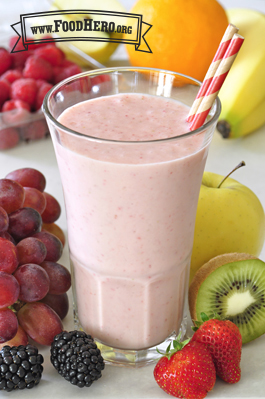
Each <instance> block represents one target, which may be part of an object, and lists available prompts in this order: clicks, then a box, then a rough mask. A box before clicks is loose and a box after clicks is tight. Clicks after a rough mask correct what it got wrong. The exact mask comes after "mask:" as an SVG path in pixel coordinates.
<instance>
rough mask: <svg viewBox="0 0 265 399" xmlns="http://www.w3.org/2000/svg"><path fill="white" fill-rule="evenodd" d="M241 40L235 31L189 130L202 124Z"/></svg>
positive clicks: (240, 44) (242, 39) (233, 59)
mask: <svg viewBox="0 0 265 399" xmlns="http://www.w3.org/2000/svg"><path fill="white" fill-rule="evenodd" d="M243 42H244V38H243V37H242V36H240V35H238V34H237V33H236V34H234V36H233V38H232V40H231V42H230V44H229V46H228V49H227V50H226V52H225V55H224V57H223V59H222V61H221V62H220V65H219V67H218V68H217V71H216V73H215V75H214V77H213V79H212V81H211V83H210V86H209V87H208V89H207V92H206V94H205V96H204V97H203V99H202V102H201V104H200V106H199V108H198V110H197V112H196V114H195V115H194V118H193V120H192V122H191V124H190V130H195V129H198V128H199V127H201V126H202V125H203V124H204V122H205V119H206V117H207V115H208V113H209V112H210V109H211V108H212V105H213V103H214V100H215V99H216V97H217V95H218V93H219V91H220V89H221V87H222V85H223V83H224V81H225V78H226V76H227V75H228V72H229V71H230V68H231V66H232V64H233V62H234V61H235V58H236V56H237V54H238V52H239V50H240V47H241V46H242V44H243Z"/></svg>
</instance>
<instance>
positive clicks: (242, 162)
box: [217, 161, 246, 188]
mask: <svg viewBox="0 0 265 399" xmlns="http://www.w3.org/2000/svg"><path fill="white" fill-rule="evenodd" d="M245 165H246V164H245V162H244V161H241V162H240V163H239V164H238V165H237V166H236V167H235V168H234V169H233V170H231V172H230V173H228V175H226V176H225V177H224V178H223V180H222V181H221V183H220V184H219V186H218V187H217V188H220V187H221V185H222V184H223V182H224V181H225V180H226V179H227V178H228V177H229V176H230V175H231V174H232V173H233V172H234V171H235V170H237V169H239V168H241V166H245Z"/></svg>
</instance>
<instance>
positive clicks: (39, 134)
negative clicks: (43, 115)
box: [21, 120, 48, 140]
mask: <svg viewBox="0 0 265 399" xmlns="http://www.w3.org/2000/svg"><path fill="white" fill-rule="evenodd" d="M47 132H48V126H47V123H46V121H45V120H43V121H42V120H39V121H34V122H31V123H29V124H27V125H26V126H25V127H24V128H22V131H21V137H22V139H23V140H38V139H42V138H43V137H45V135H46V133H47Z"/></svg>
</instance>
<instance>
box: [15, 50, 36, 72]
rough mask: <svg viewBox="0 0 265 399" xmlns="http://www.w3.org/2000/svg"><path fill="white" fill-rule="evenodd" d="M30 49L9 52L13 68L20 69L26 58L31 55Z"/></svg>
mask: <svg viewBox="0 0 265 399" xmlns="http://www.w3.org/2000/svg"><path fill="white" fill-rule="evenodd" d="M31 54H32V53H31V51H21V52H19V53H12V54H10V56H11V58H12V65H13V68H15V69H19V70H21V71H22V69H23V68H24V65H25V62H26V60H27V59H28V57H29V56H30V55H31Z"/></svg>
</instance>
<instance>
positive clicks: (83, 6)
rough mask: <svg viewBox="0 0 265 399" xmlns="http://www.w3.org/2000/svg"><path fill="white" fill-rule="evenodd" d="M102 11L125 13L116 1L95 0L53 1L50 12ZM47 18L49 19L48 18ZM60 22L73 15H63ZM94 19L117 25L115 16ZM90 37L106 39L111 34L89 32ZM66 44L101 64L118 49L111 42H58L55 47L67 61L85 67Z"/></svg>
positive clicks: (72, 33) (76, 33)
mask: <svg viewBox="0 0 265 399" xmlns="http://www.w3.org/2000/svg"><path fill="white" fill-rule="evenodd" d="M56 9H59V10H72V9H73V10H99V11H100V10H102V11H103V10H104V11H118V12H125V11H126V10H125V8H124V7H123V6H122V5H121V4H120V3H119V1H117V0H100V1H98V2H95V0H55V1H54V2H53V4H52V8H51V10H56ZM90 17H91V18H92V19H94V16H93V15H92V14H91V16H90ZM48 18H49V17H48ZM60 19H62V20H68V21H69V20H71V19H75V16H74V15H73V16H72V17H71V14H68V15H67V17H66V16H65V15H64V16H62V17H60ZM95 19H97V20H100V21H101V20H104V21H106V22H114V23H115V24H117V25H118V24H119V21H116V18H115V16H108V15H102V16H100V15H99V16H96V17H95ZM63 35H66V36H69V32H65V33H64V32H62V36H63ZM71 35H72V36H77V37H78V36H80V32H71ZM89 35H90V36H95V37H101V38H102V39H108V38H109V37H111V36H112V35H113V34H112V33H110V34H109V33H105V32H100V31H98V32H94V31H91V32H90V33H89ZM117 36H118V34H117V33H115V37H117ZM120 37H122V34H120ZM67 43H71V44H73V45H74V46H75V47H77V48H79V49H80V50H82V51H83V52H84V53H86V54H88V55H90V56H91V57H93V58H95V59H96V60H97V61H99V62H101V63H103V64H104V63H105V62H107V60H108V59H109V58H110V56H111V55H112V54H113V53H114V51H115V50H116V48H117V47H118V45H119V43H111V42H107V41H106V42H100V41H95V42H93V41H73V42H71V41H69V42H66V43H65V44H64V43H63V42H58V43H57V45H58V47H61V49H62V50H63V51H64V53H66V56H67V58H68V59H70V60H71V61H73V62H76V63H78V64H79V65H81V66H86V62H85V61H82V60H81V59H80V57H78V56H77V55H76V54H74V53H73V52H71V50H70V49H69V48H68V47H67Z"/></svg>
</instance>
